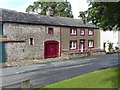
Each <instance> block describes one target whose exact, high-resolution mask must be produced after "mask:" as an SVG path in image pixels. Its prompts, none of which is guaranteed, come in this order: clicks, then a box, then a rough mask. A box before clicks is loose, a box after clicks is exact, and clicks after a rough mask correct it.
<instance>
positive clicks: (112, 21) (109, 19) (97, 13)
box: [79, 1, 120, 30]
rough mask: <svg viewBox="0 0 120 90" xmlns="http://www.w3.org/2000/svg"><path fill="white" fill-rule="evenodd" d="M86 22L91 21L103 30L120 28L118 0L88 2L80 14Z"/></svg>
mask: <svg viewBox="0 0 120 90" xmlns="http://www.w3.org/2000/svg"><path fill="white" fill-rule="evenodd" d="M79 17H82V19H83V20H84V21H86V22H92V23H93V24H95V25H96V26H99V27H101V28H102V29H103V30H112V29H113V28H116V29H118V30H120V1H119V2H90V3H89V8H88V10H86V11H85V12H81V11H80V16H79Z"/></svg>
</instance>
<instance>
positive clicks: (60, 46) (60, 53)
mask: <svg viewBox="0 0 120 90" xmlns="http://www.w3.org/2000/svg"><path fill="white" fill-rule="evenodd" d="M61 53H62V26H61V25H60V56H61Z"/></svg>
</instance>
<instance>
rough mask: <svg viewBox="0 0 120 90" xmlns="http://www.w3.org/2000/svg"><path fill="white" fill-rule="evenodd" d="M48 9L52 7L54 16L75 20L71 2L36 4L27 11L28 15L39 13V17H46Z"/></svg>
mask: <svg viewBox="0 0 120 90" xmlns="http://www.w3.org/2000/svg"><path fill="white" fill-rule="evenodd" d="M48 7H52V9H53V11H54V16H62V17H70V18H73V14H72V8H71V4H70V2H67V1H66V2H40V1H36V2H34V5H29V6H28V8H27V9H26V12H28V13H37V14H39V15H46V10H47V8H48Z"/></svg>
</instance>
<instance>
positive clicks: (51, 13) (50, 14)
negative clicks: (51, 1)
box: [46, 6, 53, 16]
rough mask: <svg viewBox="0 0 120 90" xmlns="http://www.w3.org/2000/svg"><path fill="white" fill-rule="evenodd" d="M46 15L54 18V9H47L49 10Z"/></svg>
mask: <svg viewBox="0 0 120 90" xmlns="http://www.w3.org/2000/svg"><path fill="white" fill-rule="evenodd" d="M46 15H47V16H53V9H52V7H50V6H49V7H48V8H47V10H46Z"/></svg>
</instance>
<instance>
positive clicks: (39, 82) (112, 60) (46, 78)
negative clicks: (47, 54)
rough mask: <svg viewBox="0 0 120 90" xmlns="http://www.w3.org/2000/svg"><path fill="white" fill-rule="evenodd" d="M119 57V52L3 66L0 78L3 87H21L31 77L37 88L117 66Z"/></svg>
mask: <svg viewBox="0 0 120 90" xmlns="http://www.w3.org/2000/svg"><path fill="white" fill-rule="evenodd" d="M119 57H120V55H119V54H108V55H101V56H91V57H85V58H80V59H72V60H65V61H58V62H49V63H46V64H33V65H26V66H17V67H9V68H2V69H1V73H0V78H2V87H7V88H13V87H14V88H20V87H21V86H20V83H21V81H23V80H27V79H29V80H30V81H31V87H32V88H35V87H40V86H44V85H47V84H51V83H55V82H58V81H62V80H65V79H69V78H72V77H76V76H79V75H82V74H85V73H88V72H92V71H96V70H101V69H105V68H108V67H113V66H117V65H119V64H120V63H119Z"/></svg>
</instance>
